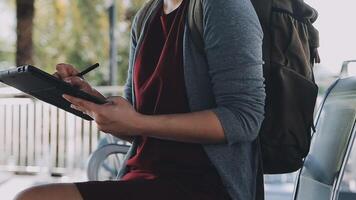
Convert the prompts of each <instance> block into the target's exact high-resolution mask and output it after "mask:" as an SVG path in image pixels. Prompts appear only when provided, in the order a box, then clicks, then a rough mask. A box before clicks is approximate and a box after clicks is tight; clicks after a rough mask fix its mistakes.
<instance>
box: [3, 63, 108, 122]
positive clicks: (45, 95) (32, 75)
mask: <svg viewBox="0 0 356 200" xmlns="http://www.w3.org/2000/svg"><path fill="white" fill-rule="evenodd" d="M0 82H3V83H5V84H6V85H9V86H12V87H14V88H17V89H19V90H21V91H22V92H24V93H27V94H29V95H31V96H34V97H36V98H37V99H40V100H42V101H45V102H47V103H49V104H52V105H55V106H57V107H58V108H61V109H63V110H65V111H68V112H70V113H73V114H74V115H77V116H79V117H82V118H84V119H86V120H93V119H92V118H91V117H90V116H89V115H86V114H84V113H82V112H80V111H78V110H75V109H73V108H71V107H70V103H69V102H68V101H67V100H65V99H64V98H63V97H62V95H63V94H69V95H71V96H74V97H78V98H81V99H85V100H87V101H91V102H93V103H96V104H105V103H106V101H105V100H103V99H100V98H98V97H95V96H92V95H90V94H88V93H86V92H84V91H82V90H80V89H78V88H75V87H73V86H72V85H70V84H69V83H66V82H64V81H62V80H60V79H58V78H56V77H54V76H52V75H50V74H48V73H46V72H44V71H42V70H40V69H38V68H36V67H34V66H31V65H26V66H20V67H17V68H13V69H9V70H5V71H0Z"/></svg>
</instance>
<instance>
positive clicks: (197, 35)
mask: <svg viewBox="0 0 356 200" xmlns="http://www.w3.org/2000/svg"><path fill="white" fill-rule="evenodd" d="M154 1H155V0H151V1H149V2H148V3H147V4H146V6H145V7H144V8H143V9H142V10H141V14H140V15H139V17H138V19H137V20H138V21H137V27H136V30H137V33H139V34H140V33H141V28H142V27H141V26H142V23H143V19H145V18H146V17H147V16H146V15H147V11H148V10H149V9H150V7H151V5H152V4H153V2H154ZM202 1H204V0H190V3H189V4H190V5H189V11H188V16H187V18H188V23H189V28H190V31H191V35H192V38H193V41H194V44H195V45H196V47H197V49H198V50H199V51H201V52H203V51H204V42H203V38H202V35H203V34H202V33H203V14H202V13H203V8H202ZM251 2H252V4H253V6H254V8H255V10H256V13H257V15H258V17H259V20H260V22H261V26H262V28H263V32H264V39H263V60H264V61H265V64H264V65H263V73H264V78H265V85H266V94H267V97H266V106H265V119H264V121H263V123H262V127H261V130H260V134H259V140H260V144H261V152H262V160H263V171H264V173H265V174H279V173H289V172H293V171H296V170H298V169H300V168H301V167H302V165H303V159H304V158H305V157H306V155H307V154H308V152H309V147H310V141H311V131H312V129H313V127H314V126H313V113H314V106H315V102H316V98H317V93H318V87H317V85H316V84H315V81H314V75H313V64H314V63H315V62H320V60H319V55H318V51H317V48H318V47H319V37H318V31H317V30H316V29H315V28H314V27H313V25H312V24H313V23H314V22H315V20H316V19H317V16H318V15H317V12H316V11H315V10H314V9H313V8H311V7H310V6H308V5H307V4H306V3H304V1H303V0H251Z"/></svg>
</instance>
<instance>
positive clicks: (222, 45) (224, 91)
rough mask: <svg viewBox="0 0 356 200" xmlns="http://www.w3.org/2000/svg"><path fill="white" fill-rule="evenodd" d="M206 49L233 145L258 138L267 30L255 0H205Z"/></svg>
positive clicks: (220, 112) (221, 114) (219, 107)
mask: <svg viewBox="0 0 356 200" xmlns="http://www.w3.org/2000/svg"><path fill="white" fill-rule="evenodd" d="M202 2H203V16H204V20H203V23H204V24H203V26H204V34H203V38H204V45H205V53H206V58H207V62H208V66H209V74H210V78H211V83H212V87H213V93H214V96H215V101H216V105H217V106H216V108H215V109H214V110H213V111H214V113H215V114H216V115H217V117H218V118H219V120H220V123H221V125H222V127H223V129H224V133H225V137H226V140H227V142H228V144H230V145H232V144H235V143H241V142H251V141H253V140H255V139H256V137H257V136H258V132H259V129H260V126H261V124H262V120H263V118H264V101H265V90H264V83H263V81H264V79H263V70H262V64H263V61H262V39H263V32H262V28H261V26H260V23H259V21H258V17H257V15H256V12H255V10H254V8H253V6H252V4H251V2H250V1H249V0H203V1H202Z"/></svg>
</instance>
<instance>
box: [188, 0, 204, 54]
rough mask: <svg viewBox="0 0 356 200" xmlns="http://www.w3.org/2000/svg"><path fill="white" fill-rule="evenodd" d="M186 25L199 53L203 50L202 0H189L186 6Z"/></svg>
mask: <svg viewBox="0 0 356 200" xmlns="http://www.w3.org/2000/svg"><path fill="white" fill-rule="evenodd" d="M187 17H188V26H189V29H190V33H191V35H192V39H193V43H194V44H195V46H196V47H197V49H198V51H199V52H200V53H203V52H204V40H203V33H204V27H203V5H202V0H190V2H189V7H188V16H187Z"/></svg>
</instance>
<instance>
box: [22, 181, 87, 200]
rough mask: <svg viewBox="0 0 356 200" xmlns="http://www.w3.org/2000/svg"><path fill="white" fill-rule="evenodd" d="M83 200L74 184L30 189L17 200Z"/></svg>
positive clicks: (50, 185)
mask: <svg viewBox="0 0 356 200" xmlns="http://www.w3.org/2000/svg"><path fill="white" fill-rule="evenodd" d="M42 199H51V200H63V199H66V200H82V197H81V195H80V193H79V191H78V190H77V187H76V186H75V185H74V184H72V183H66V184H49V185H41V186H35V187H31V188H28V189H26V190H24V191H22V192H21V193H19V194H18V195H17V196H16V197H15V200H42Z"/></svg>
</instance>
